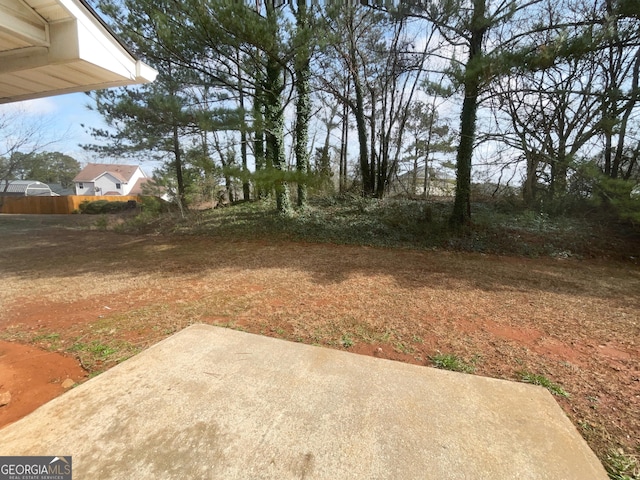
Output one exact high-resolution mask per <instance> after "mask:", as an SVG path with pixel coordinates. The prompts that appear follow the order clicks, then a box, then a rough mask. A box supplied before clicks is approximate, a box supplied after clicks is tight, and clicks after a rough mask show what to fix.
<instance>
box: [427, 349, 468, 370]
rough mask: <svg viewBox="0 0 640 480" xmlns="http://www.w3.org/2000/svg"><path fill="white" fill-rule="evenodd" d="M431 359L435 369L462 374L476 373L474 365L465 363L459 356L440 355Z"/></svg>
mask: <svg viewBox="0 0 640 480" xmlns="http://www.w3.org/2000/svg"><path fill="white" fill-rule="evenodd" d="M429 359H430V360H431V363H433V366H434V367H436V368H441V369H443V370H451V371H453V372H462V373H473V372H474V371H475V366H474V365H472V364H470V363H467V362H465V361H464V360H463V359H461V358H460V357H458V356H457V355H453V354H451V353H438V354H436V355H433V356H431V357H429Z"/></svg>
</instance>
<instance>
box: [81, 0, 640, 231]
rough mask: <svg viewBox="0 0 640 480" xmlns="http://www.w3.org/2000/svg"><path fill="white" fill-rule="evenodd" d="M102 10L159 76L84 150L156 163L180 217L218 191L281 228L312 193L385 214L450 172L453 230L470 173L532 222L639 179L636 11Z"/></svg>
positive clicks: (114, 94)
mask: <svg viewBox="0 0 640 480" xmlns="http://www.w3.org/2000/svg"><path fill="white" fill-rule="evenodd" d="M97 6H98V8H99V9H100V10H101V12H102V13H103V14H104V15H105V16H106V17H107V18H108V19H109V21H110V23H111V26H112V27H113V28H114V30H116V32H117V33H118V35H120V36H121V37H122V38H123V40H124V41H125V42H126V43H127V44H129V45H131V46H133V48H134V49H135V51H136V52H137V53H138V55H139V56H140V57H141V58H143V59H144V60H145V61H146V62H148V63H149V64H151V65H153V66H154V67H155V68H156V69H157V70H158V71H159V75H158V77H157V80H156V81H155V82H154V83H152V84H149V85H145V86H141V87H135V88H125V89H118V90H105V91H100V92H97V93H95V94H93V96H94V99H95V108H96V109H97V110H98V111H99V112H100V113H101V114H102V115H103V116H104V118H105V120H106V122H107V124H108V125H109V126H110V128H108V129H92V133H93V134H94V136H95V138H96V139H99V140H100V141H99V142H96V144H94V145H88V146H87V148H89V149H92V150H94V151H98V152H101V153H105V154H109V155H133V156H136V157H138V158H140V157H142V156H144V157H146V158H154V159H156V160H161V161H162V164H163V172H162V174H161V176H163V177H164V182H165V184H167V185H169V186H170V187H172V188H173V189H174V190H175V192H176V197H177V199H178V200H179V201H180V202H181V203H183V204H184V203H186V202H187V201H188V198H189V194H190V191H191V190H192V189H194V188H197V189H198V190H199V191H201V192H203V191H213V190H215V189H216V188H217V187H218V185H219V184H220V183H222V184H223V185H224V186H225V191H226V192H227V195H228V196H230V197H231V199H238V198H242V199H245V200H249V199H251V198H258V197H265V196H268V195H273V196H275V198H276V204H277V208H278V210H279V211H281V212H287V211H289V210H290V209H291V208H293V203H294V202H292V198H293V199H295V201H296V202H297V205H298V206H303V205H304V204H305V202H306V201H307V196H308V189H309V188H316V189H317V188H325V189H326V188H329V189H331V188H334V186H335V188H337V189H338V190H340V191H346V190H348V189H353V188H357V189H358V192H359V193H360V194H361V195H363V196H368V197H377V198H382V197H384V196H385V195H388V194H389V193H390V190H391V186H392V185H393V183H394V182H395V181H396V180H397V178H398V177H399V176H401V175H405V178H409V185H410V188H409V190H410V193H412V194H415V193H416V191H418V190H420V188H419V187H420V185H418V183H419V180H418V175H417V172H418V171H420V170H422V172H424V173H423V178H424V180H421V181H424V182H425V186H426V182H427V178H428V177H429V176H430V174H431V175H433V172H434V170H435V168H434V167H435V166H436V165H437V164H444V165H445V166H450V167H452V169H454V170H455V174H456V189H455V192H456V194H455V202H454V206H453V210H452V213H451V218H450V221H451V224H452V225H454V226H462V225H464V224H466V223H467V222H468V221H469V219H470V216H471V186H472V179H473V176H474V173H475V172H478V171H480V170H482V171H487V172H492V173H491V175H492V178H494V179H497V180H495V181H500V182H516V183H520V184H521V191H522V196H523V201H524V202H526V204H527V205H529V206H531V207H534V206H540V205H541V204H546V205H558V204H561V203H562V201H563V199H564V198H565V197H566V195H568V194H576V195H582V196H583V197H585V198H586V197H589V196H594V195H595V196H600V197H602V198H605V199H611V198H613V197H614V196H616V195H618V196H620V195H622V196H625V195H626V196H627V197H628V196H629V195H630V194H631V190H632V189H633V186H634V185H635V183H636V182H637V180H638V175H639V168H638V154H639V153H640V132H639V127H640V122H639V117H638V99H639V92H640V89H639V86H638V80H639V76H640V6H639V4H638V2H637V0H558V1H554V2H551V1H549V0H529V1H526V2H516V1H507V0H500V1H498V0H464V1H463V0H446V1H427V0H424V1H422V0H407V1H398V2H372V3H370V4H368V5H363V4H362V3H361V2H351V1H344V2H324V3H322V2H321V3H317V2H312V3H307V2H306V1H304V0H291V1H290V2H288V3H279V2H277V1H273V0H272V1H269V0H267V1H265V2H262V1H261V0H255V1H251V2H236V1H225V0H205V1H202V0H180V1H178V0H153V1H151V0H100V1H99V2H98V5H97ZM452 116H457V119H456V120H452V118H451V117H452ZM354 153H355V155H353V154H354ZM350 154H351V156H355V158H356V161H355V162H353V163H352V162H351V161H350ZM334 176H335V177H337V178H333V177H334ZM407 176H408V177H407ZM354 186H355V187H354ZM423 191H426V188H425V189H424V190H423Z"/></svg>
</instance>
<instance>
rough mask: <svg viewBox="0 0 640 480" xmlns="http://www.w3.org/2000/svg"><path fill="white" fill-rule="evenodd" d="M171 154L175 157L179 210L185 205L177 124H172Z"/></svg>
mask: <svg viewBox="0 0 640 480" xmlns="http://www.w3.org/2000/svg"><path fill="white" fill-rule="evenodd" d="M173 156H174V158H175V170H176V180H177V181H178V206H179V207H180V210H182V209H183V208H185V207H186V204H185V202H184V200H185V191H184V190H185V189H184V177H183V175H182V152H181V151H180V133H179V132H178V125H176V124H175V123H174V124H173Z"/></svg>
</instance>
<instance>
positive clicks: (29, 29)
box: [0, 0, 158, 103]
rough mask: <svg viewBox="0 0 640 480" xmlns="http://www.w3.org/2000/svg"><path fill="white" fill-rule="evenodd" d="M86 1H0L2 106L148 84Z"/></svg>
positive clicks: (146, 74)
mask: <svg viewBox="0 0 640 480" xmlns="http://www.w3.org/2000/svg"><path fill="white" fill-rule="evenodd" d="M157 73H158V72H156V71H155V70H154V69H153V68H151V67H150V66H148V65H146V64H144V63H143V62H141V61H140V60H138V59H137V58H136V57H135V56H134V55H133V54H132V53H131V52H130V51H129V50H128V49H127V48H126V47H125V46H124V45H123V44H122V43H121V42H120V41H119V40H118V39H117V38H116V37H115V35H114V34H113V33H112V32H111V31H110V30H109V29H108V28H107V27H105V25H104V24H103V22H102V21H101V20H100V19H99V18H98V16H97V14H96V13H95V12H94V11H93V10H92V9H91V8H90V7H89V5H88V4H86V3H85V2H84V0H0V103H8V102H14V101H19V100H28V99H31V98H39V97H46V96H51V95H60V94H63V93H72V92H85V91H88V90H98V89H102V88H109V87H118V86H125V85H133V84H138V83H148V82H152V81H153V80H154V79H155V77H156V75H157Z"/></svg>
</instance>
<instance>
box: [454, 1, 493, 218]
mask: <svg viewBox="0 0 640 480" xmlns="http://www.w3.org/2000/svg"><path fill="white" fill-rule="evenodd" d="M485 7H486V6H485V0H474V2H473V19H472V20H471V26H470V33H471V43H470V45H469V61H468V62H467V65H466V71H465V79H464V101H463V102H462V112H461V114H460V145H459V146H458V152H457V158H456V196H455V200H454V203H453V212H452V213H451V217H450V219H449V222H450V224H451V225H452V226H453V227H455V228H460V227H462V226H463V225H465V224H468V223H469V221H470V220H471V160H472V157H473V142H474V139H475V130H476V116H477V111H478V95H479V91H480V82H481V75H482V68H481V67H482V60H483V59H482V39H483V37H484V33H485V31H486V19H485V17H484V14H485Z"/></svg>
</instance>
